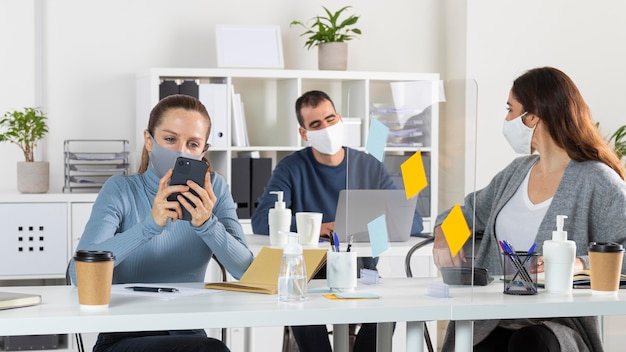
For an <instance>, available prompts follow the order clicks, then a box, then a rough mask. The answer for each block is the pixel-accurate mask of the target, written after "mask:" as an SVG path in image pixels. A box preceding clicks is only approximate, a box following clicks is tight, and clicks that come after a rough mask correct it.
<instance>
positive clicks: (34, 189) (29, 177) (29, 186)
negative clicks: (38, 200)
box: [17, 161, 50, 193]
mask: <svg viewBox="0 0 626 352" xmlns="http://www.w3.org/2000/svg"><path fill="white" fill-rule="evenodd" d="M49 186H50V163H48V162H47V161H35V162H26V161H19V162H18V163H17V190H18V191H19V192H20V193H46V192H48V189H49Z"/></svg>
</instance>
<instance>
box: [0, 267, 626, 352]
mask: <svg viewBox="0 0 626 352" xmlns="http://www.w3.org/2000/svg"><path fill="white" fill-rule="evenodd" d="M438 280H439V279H386V280H384V282H383V283H382V284H381V285H379V286H375V287H373V286H359V288H358V289H359V290H363V291H367V292H373V293H378V294H380V295H381V296H382V298H381V299H378V300H350V301H335V300H329V299H326V298H324V297H322V296H321V294H319V293H315V294H310V295H309V299H308V300H307V301H306V302H304V303H301V304H281V303H279V302H277V300H276V296H274V295H262V294H253V293H240V292H230V291H219V292H216V293H212V294H206V295H199V296H192V297H186V298H184V299H172V300H162V299H158V298H154V299H152V298H146V297H138V296H127V295H113V297H112V299H111V307H110V308H109V309H108V310H105V311H103V312H88V311H83V310H81V309H80V307H79V306H78V302H77V292H76V288H74V287H70V286H37V287H35V286H29V287H4V288H2V290H3V291H15V292H32V293H40V294H41V295H42V298H43V303H42V304H41V305H38V306H34V307H26V308H19V309H12V310H3V311H0V335H34V334H56V333H74V332H106V331H137V330H164V329H192V328H221V327H241V326H244V327H263V326H282V325H311V324H334V325H335V326H336V327H339V328H341V327H343V326H344V325H345V324H349V323H357V322H383V323H389V322H394V321H398V322H401V321H406V322H408V323H407V325H408V328H407V351H409V350H410V351H415V350H417V351H420V350H421V348H422V333H423V330H422V329H420V327H421V326H423V325H422V324H421V323H420V322H422V321H428V320H455V321H457V343H456V351H457V352H461V351H463V352H464V351H471V350H472V347H471V346H472V334H471V327H472V320H480V319H496V318H503V319H505V318H520V317H533V318H540V317H550V316H592V315H623V314H626V291H620V293H619V295H618V296H615V297H598V296H592V295H591V292H590V291H589V290H575V291H574V293H573V294H572V295H571V296H558V295H548V294H546V293H545V292H544V291H543V290H541V291H540V293H539V294H538V295H535V296H513V295H505V294H502V285H501V283H500V282H498V281H497V280H496V281H495V282H494V283H492V284H491V285H489V286H486V287H474V288H471V287H452V288H451V298H447V299H440V298H432V297H428V296H426V295H425V293H426V289H427V285H428V284H429V283H430V282H435V281H438ZM196 285H198V284H196ZM505 308H506V309H505ZM341 346H343V345H340V347H341ZM346 347H347V346H346Z"/></svg>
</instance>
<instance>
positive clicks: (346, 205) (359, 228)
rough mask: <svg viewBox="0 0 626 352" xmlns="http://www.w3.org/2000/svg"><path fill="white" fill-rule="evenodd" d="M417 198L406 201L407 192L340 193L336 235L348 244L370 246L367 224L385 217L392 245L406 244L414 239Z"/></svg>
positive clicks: (361, 191)
mask: <svg viewBox="0 0 626 352" xmlns="http://www.w3.org/2000/svg"><path fill="white" fill-rule="evenodd" d="M416 202H417V197H412V198H410V199H406V193H405V191H404V190H395V189H394V190H390V189H384V190H383V189H350V190H342V191H340V192H339V200H338V201H337V213H336V214H335V229H334V230H335V232H337V235H339V239H340V240H341V241H343V242H344V243H347V242H346V241H348V239H349V238H350V236H353V241H354V242H369V234H368V231H367V224H368V223H369V222H370V221H372V220H374V219H376V218H377V217H379V216H381V215H383V214H384V215H385V220H386V223H387V234H388V236H389V241H390V242H406V241H408V240H409V238H410V236H411V226H412V224H413V216H414V214H415V206H416Z"/></svg>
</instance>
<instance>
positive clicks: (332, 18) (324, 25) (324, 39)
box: [289, 6, 361, 49]
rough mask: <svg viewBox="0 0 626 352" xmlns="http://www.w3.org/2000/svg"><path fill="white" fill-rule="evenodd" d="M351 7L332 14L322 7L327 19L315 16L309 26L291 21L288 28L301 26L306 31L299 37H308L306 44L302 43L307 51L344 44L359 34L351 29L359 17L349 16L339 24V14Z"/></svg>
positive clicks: (354, 29) (358, 31)
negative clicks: (337, 43)
mask: <svg viewBox="0 0 626 352" xmlns="http://www.w3.org/2000/svg"><path fill="white" fill-rule="evenodd" d="M351 7H352V6H344V7H342V8H341V9H339V10H338V11H337V12H335V13H332V12H330V10H328V9H327V8H326V7H324V6H322V8H323V9H324V11H326V14H327V17H326V16H315V17H313V18H311V19H310V20H309V21H313V23H312V24H311V25H310V26H307V25H305V24H304V23H302V22H300V21H292V22H291V24H290V25H289V26H290V27H291V26H301V27H303V28H304V29H305V30H306V31H305V32H304V33H302V34H300V36H301V37H303V36H308V38H307V41H306V43H304V46H305V47H306V48H307V49H311V48H312V47H314V46H317V45H320V44H322V43H333V42H346V41H348V40H352V39H354V38H356V37H357V36H358V35H360V34H361V30H360V29H358V28H352V27H353V26H354V25H355V24H356V22H357V21H358V20H359V16H357V15H351V16H350V17H348V18H346V19H345V20H343V21H341V22H339V16H340V15H341V13H342V12H344V11H345V10H347V9H349V8H351Z"/></svg>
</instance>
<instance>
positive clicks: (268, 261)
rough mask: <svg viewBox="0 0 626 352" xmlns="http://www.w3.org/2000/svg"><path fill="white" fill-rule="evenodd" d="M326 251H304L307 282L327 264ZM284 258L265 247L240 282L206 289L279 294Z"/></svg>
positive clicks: (279, 252) (215, 283)
mask: <svg viewBox="0 0 626 352" xmlns="http://www.w3.org/2000/svg"><path fill="white" fill-rule="evenodd" d="M326 252H327V250H326V249H304V250H303V251H302V254H303V255H304V263H305V265H306V274H307V282H308V281H310V280H311V278H312V277H313V276H314V275H315V273H317V272H318V271H319V270H320V268H321V267H322V266H323V265H324V264H325V263H326ZM282 257H283V250H282V249H278V248H270V247H263V248H261V251H260V252H259V254H258V255H257V256H256V258H254V261H253V262H252V264H250V266H249V267H248V270H246V272H245V273H244V274H243V276H242V277H241V279H240V280H239V281H232V282H214V283H208V284H205V285H204V287H205V288H212V289H217V290H230V291H241V292H254V293H265V294H277V293H278V270H279V269H280V261H281V259H282Z"/></svg>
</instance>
